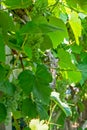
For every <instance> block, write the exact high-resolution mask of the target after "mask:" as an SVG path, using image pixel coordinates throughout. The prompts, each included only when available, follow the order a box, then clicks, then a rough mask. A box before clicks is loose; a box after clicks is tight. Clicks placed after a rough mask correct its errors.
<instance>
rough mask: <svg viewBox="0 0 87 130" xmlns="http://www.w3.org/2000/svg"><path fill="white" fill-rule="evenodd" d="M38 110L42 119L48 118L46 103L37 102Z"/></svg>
mask: <svg viewBox="0 0 87 130" xmlns="http://www.w3.org/2000/svg"><path fill="white" fill-rule="evenodd" d="M36 105H37V111H38V114H39V115H40V119H41V120H42V119H43V120H47V119H48V113H47V110H46V108H45V107H44V105H42V104H41V103H37V104H36Z"/></svg>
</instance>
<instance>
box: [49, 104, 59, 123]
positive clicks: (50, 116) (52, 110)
mask: <svg viewBox="0 0 87 130" xmlns="http://www.w3.org/2000/svg"><path fill="white" fill-rule="evenodd" d="M56 106H57V104H55V105H54V106H53V108H52V110H51V113H50V117H49V120H48V122H50V121H51V119H52V115H53V112H54V110H55V108H56ZM49 124H50V123H49Z"/></svg>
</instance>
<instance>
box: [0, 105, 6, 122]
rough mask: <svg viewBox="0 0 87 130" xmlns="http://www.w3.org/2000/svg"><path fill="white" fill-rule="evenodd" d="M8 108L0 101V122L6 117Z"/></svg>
mask: <svg viewBox="0 0 87 130" xmlns="http://www.w3.org/2000/svg"><path fill="white" fill-rule="evenodd" d="M6 116H7V110H6V107H5V106H4V104H3V103H0V123H1V122H2V121H4V120H5V119H6Z"/></svg>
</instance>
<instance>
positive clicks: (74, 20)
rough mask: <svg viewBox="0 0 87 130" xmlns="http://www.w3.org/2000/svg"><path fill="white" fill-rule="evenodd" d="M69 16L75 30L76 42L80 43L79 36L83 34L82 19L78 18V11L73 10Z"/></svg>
mask: <svg viewBox="0 0 87 130" xmlns="http://www.w3.org/2000/svg"><path fill="white" fill-rule="evenodd" d="M69 16H70V19H69V23H70V26H71V28H72V30H73V33H74V36H75V40H76V44H77V45H79V37H80V36H81V21H80V19H79V18H78V14H77V13H76V12H71V13H70V15H69Z"/></svg>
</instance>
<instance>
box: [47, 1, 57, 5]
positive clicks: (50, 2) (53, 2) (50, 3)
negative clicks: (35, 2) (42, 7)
mask: <svg viewBox="0 0 87 130" xmlns="http://www.w3.org/2000/svg"><path fill="white" fill-rule="evenodd" d="M55 2H56V1H55V0H48V4H49V5H53V4H55Z"/></svg>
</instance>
